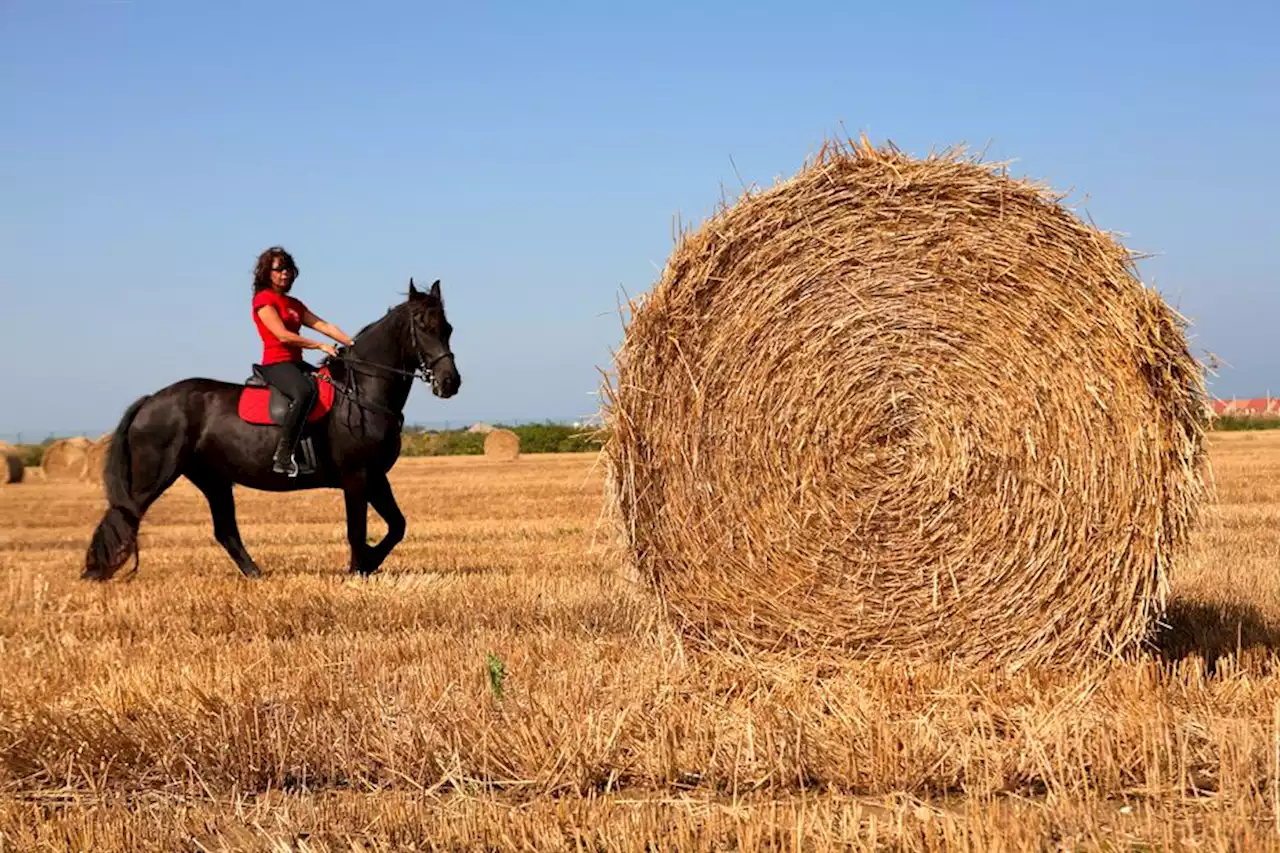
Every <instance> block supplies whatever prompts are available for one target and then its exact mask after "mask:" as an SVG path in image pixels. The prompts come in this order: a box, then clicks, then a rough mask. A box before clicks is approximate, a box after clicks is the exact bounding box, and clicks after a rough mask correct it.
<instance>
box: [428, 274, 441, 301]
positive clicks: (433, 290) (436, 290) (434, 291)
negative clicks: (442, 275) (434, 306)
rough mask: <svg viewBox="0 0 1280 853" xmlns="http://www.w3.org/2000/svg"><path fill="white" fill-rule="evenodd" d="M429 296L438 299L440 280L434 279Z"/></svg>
mask: <svg viewBox="0 0 1280 853" xmlns="http://www.w3.org/2000/svg"><path fill="white" fill-rule="evenodd" d="M430 295H431V296H432V297H433V298H435V299H439V298H440V279H436V280H435V283H434V284H432V285H431V290H430Z"/></svg>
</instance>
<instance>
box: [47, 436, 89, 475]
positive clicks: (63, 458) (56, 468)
mask: <svg viewBox="0 0 1280 853" xmlns="http://www.w3.org/2000/svg"><path fill="white" fill-rule="evenodd" d="M92 444H93V442H91V441H89V439H87V438H85V437H83V436H79V435H77V436H75V437H73V438H64V439H61V440H60V441H55V442H54V443H53V444H50V445H49V446H48V447H47V448H45V451H44V460H43V461H42V462H41V463H40V467H41V468H43V469H44V474H45V479H46V480H49V481H51V482H53V481H56V482H69V481H72V480H83V479H84V478H85V473H86V470H87V466H88V461H89V448H90V446H92Z"/></svg>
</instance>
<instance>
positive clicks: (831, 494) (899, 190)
mask: <svg viewBox="0 0 1280 853" xmlns="http://www.w3.org/2000/svg"><path fill="white" fill-rule="evenodd" d="M1132 260H1133V256H1132V255H1131V254H1130V253H1129V252H1127V251H1126V250H1125V249H1124V248H1122V247H1121V246H1120V245H1119V244H1118V243H1116V242H1115V241H1113V240H1112V239H1111V238H1110V237H1108V236H1107V235H1104V234H1103V233H1101V232H1099V231H1097V230H1096V229H1094V228H1092V227H1090V226H1088V225H1086V224H1084V223H1083V222H1081V221H1080V220H1079V219H1078V218H1077V217H1076V216H1075V215H1074V214H1072V213H1071V212H1069V211H1068V210H1067V209H1066V208H1065V207H1063V206H1062V205H1061V197H1060V196H1057V195H1054V194H1051V193H1050V192H1048V191H1047V190H1045V189H1043V188H1040V187H1038V186H1034V185H1032V184H1030V183H1027V182H1023V181H1015V180H1014V179H1012V178H1010V177H1008V176H1007V175H1006V174H1004V173H1003V172H1002V171H1001V170H999V169H997V168H995V167H992V166H990V165H985V164H981V163H979V162H977V161H975V160H970V159H967V158H964V157H962V156H961V155H960V154H958V153H956V152H945V153H944V154H941V155H936V156H931V157H929V158H927V159H914V158H910V157H908V156H906V155H904V154H902V153H900V152H898V151H897V150H896V149H893V148H891V147H887V148H884V149H873V148H872V147H871V146H870V145H868V144H866V143H865V141H863V142H862V143H851V144H842V143H834V144H830V143H829V144H828V145H826V146H824V148H823V150H822V152H821V153H820V154H819V156H818V157H817V158H815V159H814V160H812V161H810V162H808V163H807V164H806V165H805V167H804V168H803V169H802V170H801V171H800V173H799V174H798V175H796V176H795V177H793V178H792V179H790V180H788V181H785V182H782V183H780V184H779V185H777V186H775V187H774V188H772V189H769V190H767V191H763V192H756V193H749V194H747V195H746V196H745V197H744V198H743V199H742V200H741V201H739V202H738V203H736V204H735V205H733V206H732V207H727V206H726V207H722V209H721V210H719V211H718V212H717V213H716V215H715V216H714V217H713V218H712V220H711V221H710V222H708V223H707V224H706V225H704V226H703V227H702V228H701V229H699V230H697V231H696V232H693V233H687V234H684V235H682V236H681V238H680V241H679V242H678V244H677V246H676V248H675V250H674V252H673V254H672V256H671V257H670V259H669V261H668V264H667V266H666V268H665V269H664V271H663V274H662V276H661V278H660V280H659V281H658V283H657V284H656V285H655V287H654V289H653V290H652V292H651V293H650V294H648V295H647V297H646V298H645V299H644V300H643V301H642V302H640V303H633V304H632V306H631V310H632V316H631V317H630V318H629V320H628V322H627V324H626V329H625V335H624V341H623V345H622V346H621V348H620V349H619V351H618V352H617V354H616V359H615V376H614V377H613V380H612V381H611V382H606V384H605V387H604V388H603V396H604V398H605V399H604V402H605V406H604V409H605V415H606V419H607V421H608V426H609V428H610V431H611V438H610V440H609V441H608V442H607V444H606V446H605V452H604V456H605V459H606V466H607V469H606V473H607V478H608V480H607V482H608V486H607V488H608V499H609V501H610V505H611V508H612V510H613V517H614V519H615V522H616V523H617V525H618V532H619V534H620V537H621V539H622V544H623V550H624V553H625V554H626V555H627V556H628V558H629V559H630V561H632V565H631V566H629V568H630V569H631V570H632V571H633V572H634V573H635V574H636V575H638V576H639V577H641V578H644V579H646V580H647V581H648V582H650V583H651V584H652V585H653V587H654V589H655V590H656V592H657V593H658V595H659V597H660V598H661V600H662V603H663V604H664V609H665V610H666V611H667V612H668V614H669V615H670V616H671V617H672V618H673V619H674V620H675V622H676V624H677V625H678V626H679V627H680V628H681V629H682V630H683V632H684V634H685V635H686V637H687V638H689V639H690V640H692V641H694V643H695V646H696V645H702V646H704V647H705V646H711V647H718V648H721V649H745V650H748V651H751V650H756V651H758V650H768V649H779V648H787V647H791V648H797V647H800V648H806V649H809V650H815V649H817V648H819V647H824V648H835V649H837V650H839V651H840V653H841V654H847V653H849V652H853V651H858V652H861V653H864V654H876V653H892V654H894V655H911V656H915V655H917V654H918V655H921V656H924V657H929V658H935V659H937V658H939V657H942V658H946V659H950V660H953V661H954V660H960V661H967V662H975V663H976V662H979V661H987V662H999V663H1000V664H1001V665H1004V666H1007V667H1017V666H1021V665H1024V664H1028V663H1049V662H1054V663H1072V664H1076V663H1081V662H1083V661H1084V659H1085V658H1088V657H1093V656H1094V655H1098V654H1103V655H1106V654H1111V653H1116V652H1121V651H1125V650H1129V649H1132V648H1133V647H1134V646H1135V645H1136V644H1138V643H1139V642H1140V640H1141V638H1143V636H1144V634H1145V633H1146V632H1147V630H1148V628H1149V627H1150V622H1151V618H1152V617H1153V615H1155V613H1156V612H1158V611H1159V610H1160V609H1161V608H1162V607H1163V604H1164V599H1165V595H1166V592H1167V584H1168V573H1169V570H1170V567H1171V566H1172V565H1173V564H1174V562H1175V560H1177V559H1179V558H1180V557H1181V556H1182V555H1183V554H1184V553H1185V549H1186V545H1187V540H1188V535H1189V532H1190V530H1191V528H1192V527H1193V526H1194V524H1195V522H1196V520H1197V518H1198V511H1199V506H1200V503H1201V501H1202V500H1203V498H1204V491H1205V486H1204V476H1205V473H1206V471H1205V468H1204V465H1205V431H1206V427H1207V424H1206V418H1205V415H1204V406H1203V399H1204V388H1203V373H1202V370H1201V368H1200V365H1199V364H1198V363H1197V362H1196V361H1195V359H1194V358H1193V357H1192V356H1191V355H1190V353H1189V350H1188V346H1187V343H1186V340H1185V336H1184V322H1183V321H1182V319H1181V318H1180V317H1178V316H1177V315H1176V314H1175V313H1174V312H1172V311H1171V310H1170V309H1169V308H1168V307H1167V306H1166V305H1165V303H1164V302H1163V301H1162V300H1161V298H1160V297H1159V296H1158V295H1157V294H1156V293H1155V292H1153V291H1151V290H1149V289H1147V288H1146V287H1145V286H1143V284H1142V283H1141V282H1140V281H1139V280H1138V279H1137V278H1136V275H1135V273H1134V270H1133V266H1132Z"/></svg>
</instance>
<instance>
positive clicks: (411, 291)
mask: <svg viewBox="0 0 1280 853" xmlns="http://www.w3.org/2000/svg"><path fill="white" fill-rule="evenodd" d="M421 295H422V294H421V293H419V292H418V288H416V287H414V286H413V276H409V298H410V299H417V298H418V297H419V296H421Z"/></svg>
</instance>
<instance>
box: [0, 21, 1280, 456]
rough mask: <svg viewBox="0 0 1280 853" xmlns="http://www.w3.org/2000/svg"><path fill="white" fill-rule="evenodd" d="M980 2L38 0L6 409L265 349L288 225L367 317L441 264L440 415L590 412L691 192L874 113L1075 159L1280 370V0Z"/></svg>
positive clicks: (227, 366) (1071, 168) (29, 47)
mask: <svg viewBox="0 0 1280 853" xmlns="http://www.w3.org/2000/svg"><path fill="white" fill-rule="evenodd" d="M960 5H961V4H955V3H945V4H943V3H939V4H935V5H931V4H915V5H909V4H887V3H879V4H854V3H847V2H846V3H829V4H823V3H805V4H798V5H794V6H792V5H790V4H785V5H784V4H781V3H779V4H773V5H771V6H758V7H745V6H743V5H742V4H737V3H701V4H696V5H686V4H678V3H658V2H646V3H643V4H629V5H619V6H617V7H613V6H611V5H610V4H604V3H595V4H587V3H557V4H533V3H503V4H498V3H468V4H462V3H458V4H448V5H446V4H426V3H410V2H390V0H385V2H370V3H367V4H357V3H354V2H341V3H339V2H308V3H302V2H270V1H269V0H263V2H260V3H259V2H253V3H250V2H239V0H231V2H225V0H224V1H220V2H218V3H196V2H190V0H163V2H162V0H4V2H0V114H2V115H3V116H4V129H3V132H2V133H0V290H2V293H0V296H2V298H0V305H3V306H4V313H5V316H6V317H7V318H8V320H7V322H4V323H2V324H0V330H2V332H0V358H3V364H5V365H6V371H5V373H6V376H5V385H6V388H5V392H4V395H3V399H4V401H5V405H4V406H3V408H0V435H13V434H15V433H17V432H20V431H21V432H23V433H24V434H27V435H33V436H34V435H39V434H44V433H48V432H72V431H85V432H94V431H101V430H105V429H107V428H109V427H111V426H112V425H113V424H114V423H115V421H116V420H117V419H118V417H119V415H120V413H121V411H122V410H123V409H124V407H125V406H126V405H127V404H128V403H129V402H130V401H132V400H133V399H134V398H135V397H136V396H138V395H140V394H142V393H145V392H147V391H151V390H154V389H157V388H159V387H160V386H162V385H164V384H167V383H169V382H172V381H175V380H177V379H181V378H184V377H187V376H209V377H214V378H220V379H230V380H239V379H242V378H243V377H244V376H245V375H247V373H248V369H249V364H250V363H251V362H253V361H254V360H255V359H257V358H258V357H259V355H260V344H259V342H258V340H257V338H256V333H255V331H254V328H253V324H252V321H251V319H250V312H249V298H250V297H249V281H250V269H251V266H252V263H253V260H254V258H255V257H256V255H257V253H258V252H259V251H261V250H262V249H263V248H265V247H266V246H268V245H271V244H275V243H281V244H284V245H285V246H286V247H288V248H289V249H290V250H291V251H292V252H293V253H294V255H295V257H296V258H297V260H298V262H299V265H300V267H301V269H302V275H301V277H300V278H299V280H298V284H297V288H296V293H297V295H298V296H300V297H301V298H303V299H304V300H305V301H306V302H307V303H308V304H309V305H310V306H311V307H312V308H313V309H314V310H315V311H316V312H317V313H319V314H320V315H321V316H323V317H325V318H326V319H329V320H332V321H334V322H336V323H338V324H339V325H341V326H343V327H344V328H346V329H347V330H348V331H349V332H354V331H355V330H356V329H358V328H360V327H361V326H363V325H364V324H365V323H367V322H369V321H370V320H372V319H375V318H376V317H378V316H381V315H382V313H383V312H384V311H385V309H386V308H387V307H388V306H389V305H391V304H393V303H394V302H396V301H398V300H399V299H400V297H401V294H402V293H403V291H404V290H405V288H406V285H407V280H408V278H409V276H411V275H412V276H414V277H415V279H416V280H417V281H419V282H430V281H431V280H433V279H435V278H440V279H442V280H443V288H444V293H445V299H446V305H447V308H448V310H449V314H450V319H451V320H452V322H453V324H454V326H455V327H456V332H455V339H454V348H455V351H456V352H457V353H458V364H459V368H460V370H461V371H462V374H463V378H464V386H463V391H462V393H461V394H460V395H459V396H458V397H456V398H454V399H452V400H449V401H441V400H438V399H436V398H434V397H432V396H431V395H430V393H429V392H428V390H427V389H426V388H425V386H419V388H418V389H416V390H415V392H414V394H413V396H412V397H411V398H410V402H409V405H408V409H407V416H408V419H409V421H410V422H418V423H433V424H434V423H443V422H445V421H449V422H451V423H453V424H462V423H467V422H469V421H472V420H478V419H484V420H491V421H496V420H504V419H505V420H516V419H525V420H527V419H542V418H553V419H572V418H575V417H581V416H583V415H586V414H589V413H591V412H593V411H595V409H596V407H597V399H596V392H597V389H598V386H599V368H604V367H607V366H608V364H609V361H610V352H611V349H612V348H614V347H616V346H617V344H618V343H619V341H620V339H621V326H620V321H619V317H618V313H617V306H618V301H619V299H620V296H621V294H622V293H623V292H627V293H631V294H636V293H641V292H643V291H645V290H647V289H648V288H649V287H651V286H652V284H653V282H654V281H655V280H656V277H657V275H658V273H659V270H660V268H661V265H662V263H663V262H664V260H665V258H666V257H667V255H668V254H669V252H670V250H671V247H672V231H673V221H674V218H675V217H676V215H677V214H679V215H680V216H682V217H683V218H684V220H685V221H686V222H689V221H694V222H697V221H700V220H701V219H702V218H703V217H705V216H706V215H707V214H708V213H709V212H710V211H711V210H712V208H713V206H714V205H715V204H716V202H717V201H718V199H719V198H720V196H721V192H722V190H723V191H725V192H728V193H730V194H732V193H733V192H735V190H736V188H738V187H739V186H740V183H739V180H740V178H741V180H745V181H746V182H747V183H748V184H750V183H755V184H759V185H766V186H767V185H769V184H772V183H773V181H774V180H775V178H778V177H785V176H787V175H790V174H792V173H794V171H795V170H796V169H797V168H798V167H799V166H800V165H801V163H802V162H803V160H804V159H805V157H807V156H809V155H811V154H812V153H813V152H814V151H815V150H816V148H817V147H818V146H819V145H820V144H821V142H822V140H823V138H824V137H826V136H828V135H831V134H840V133H846V134H848V135H857V134H859V133H863V132H865V133H867V134H868V135H869V136H870V137H871V138H872V139H873V140H874V141H877V142H880V141H883V140H886V139H891V140H893V141H894V142H895V143H897V144H898V145H899V146H901V147H902V148H904V149H906V150H907V151H909V152H912V153H915V154H924V153H926V152H927V151H928V150H929V149H930V148H944V147H948V146H950V145H954V144H960V143H967V144H969V145H970V146H972V147H975V148H982V149H985V151H986V156H987V157H988V158H989V159H998V160H1003V159H1008V160H1012V161H1013V166H1014V170H1015V172H1017V173H1018V174H1026V175H1030V176H1033V177H1036V178H1038V179H1042V180H1045V181H1047V182H1049V183H1051V184H1052V185H1054V186H1056V187H1058V188H1060V189H1064V190H1070V191H1072V200H1073V201H1074V202H1076V203H1077V204H1079V205H1080V206H1081V208H1082V209H1083V210H1084V211H1086V212H1087V213H1088V214H1089V215H1090V216H1091V217H1092V218H1093V219H1094V220H1095V221H1096V222H1097V224H1098V225H1099V226H1101V227H1103V228H1107V229H1114V230H1117V231H1120V232H1122V233H1123V234H1124V239H1125V241H1126V243H1127V244H1128V245H1130V246H1131V247H1133V248H1135V249H1140V250H1143V251H1146V252H1151V253H1154V254H1155V255H1156V257H1154V258H1152V259H1150V260H1147V261H1144V262H1143V264H1142V265H1141V267H1140V271H1141V273H1142V274H1143V276H1144V278H1146V279H1147V280H1148V281H1150V282H1152V283H1153V284H1154V285H1155V286H1156V287H1157V288H1159V289H1160V290H1161V292H1162V293H1164V294H1165V296H1166V298H1168V299H1169V301H1170V302H1171V303H1173V304H1174V305H1175V306H1176V307H1178V308H1179V309H1180V310H1181V311H1182V312H1184V313H1185V314H1187V315H1188V316H1189V317H1190V319H1191V320H1192V322H1193V323H1194V326H1193V334H1194V339H1193V345H1194V346H1195V348H1196V351H1197V353H1198V354H1203V352H1204V351H1206V350H1208V351H1213V352H1214V353H1216V354H1217V355H1218V356H1220V357H1221V358H1223V359H1224V360H1225V361H1227V362H1228V363H1229V366H1226V367H1224V368H1223V369H1222V370H1221V372H1220V375H1219V376H1218V377H1217V378H1216V379H1215V380H1214V381H1213V390H1214V391H1215V392H1217V393H1219V394H1222V395H1232V394H1239V395H1252V394H1262V393H1265V392H1267V391H1268V390H1270V391H1271V392H1272V393H1274V394H1280V372H1277V371H1276V370H1275V367H1276V362H1275V357H1274V356H1273V355H1272V353H1273V352H1274V351H1275V347H1274V344H1273V340H1274V333H1273V332H1272V329H1273V327H1274V325H1275V323H1276V321H1277V317H1278V316H1280V315H1278V314H1277V309H1280V294H1277V285H1278V284H1280V261H1277V255H1276V252H1275V244H1276V236H1277V233H1278V232H1277V221H1278V220H1277V218H1276V214H1275V207H1274V200H1275V199H1276V198H1278V197H1280V166H1278V165H1277V164H1278V163H1280V157H1277V156H1276V153H1275V152H1274V150H1273V148H1274V145H1275V140H1276V130H1277V128H1278V126H1280V94H1277V93H1280V59H1277V56H1280V51H1278V50H1277V48H1276V44H1277V36H1280V11H1277V9H1280V4H1263V3H1257V4H1234V5H1232V6H1227V5H1223V6H1221V7H1218V6H1216V5H1215V4H1208V3H1198V4H1192V3H1145V4H1119V3H1117V4H1111V3H1105V4H1104V3H1096V4H1090V3H1072V4H1013V3H1008V4H995V3H993V4H980V5H970V6H968V7H967V8H963V9H962V8H959V6H960Z"/></svg>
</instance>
